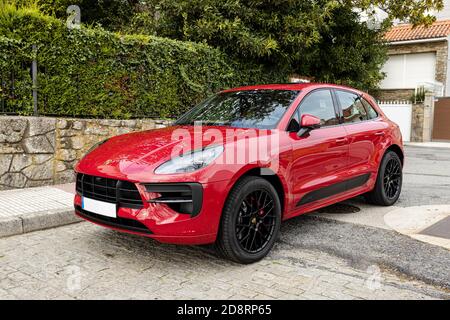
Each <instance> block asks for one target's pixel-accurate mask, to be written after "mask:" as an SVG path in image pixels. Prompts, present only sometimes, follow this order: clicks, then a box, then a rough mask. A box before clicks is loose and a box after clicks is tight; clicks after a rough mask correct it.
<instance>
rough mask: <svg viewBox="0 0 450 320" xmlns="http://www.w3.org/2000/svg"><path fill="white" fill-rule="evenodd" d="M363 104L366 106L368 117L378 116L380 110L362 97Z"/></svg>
mask: <svg viewBox="0 0 450 320" xmlns="http://www.w3.org/2000/svg"><path fill="white" fill-rule="evenodd" d="M361 101H362V104H363V105H364V107H365V108H366V111H367V117H368V118H369V120H370V119H375V118H377V117H378V112H377V111H376V110H375V109H374V108H373V107H372V105H371V104H370V103H369V102H368V101H367V100H366V99H364V98H361Z"/></svg>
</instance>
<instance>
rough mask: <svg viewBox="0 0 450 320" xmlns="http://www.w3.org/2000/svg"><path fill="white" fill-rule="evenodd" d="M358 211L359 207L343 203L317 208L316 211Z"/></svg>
mask: <svg viewBox="0 0 450 320" xmlns="http://www.w3.org/2000/svg"><path fill="white" fill-rule="evenodd" d="M359 211H361V209H360V208H358V207H356V206H352V205H351V204H345V203H336V204H333V205H331V206H328V207H325V208H322V209H319V210H318V212H320V213H336V214H345V213H355V212H359Z"/></svg>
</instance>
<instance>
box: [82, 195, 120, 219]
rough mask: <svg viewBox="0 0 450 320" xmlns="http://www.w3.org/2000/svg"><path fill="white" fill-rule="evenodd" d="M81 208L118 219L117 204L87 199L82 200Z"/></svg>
mask: <svg viewBox="0 0 450 320" xmlns="http://www.w3.org/2000/svg"><path fill="white" fill-rule="evenodd" d="M81 207H82V208H83V210H86V211H89V212H92V213H96V214H100V215H102V216H107V217H111V218H117V206H116V204H115V203H110V202H104V201H98V200H94V199H89V198H86V197H82V198H81Z"/></svg>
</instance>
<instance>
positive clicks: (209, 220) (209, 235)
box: [74, 181, 229, 244]
mask: <svg viewBox="0 0 450 320" xmlns="http://www.w3.org/2000/svg"><path fill="white" fill-rule="evenodd" d="M161 185H163V184H161ZM136 186H137V189H138V190H139V192H140V194H141V196H142V203H143V205H142V206H140V207H135V208H130V207H124V206H121V205H120V204H119V205H118V208H117V218H109V217H105V216H102V215H97V214H93V213H90V212H87V211H84V210H83V209H82V208H81V194H82V193H81V192H79V193H77V194H76V195H75V199H74V205H75V213H76V214H77V215H78V216H79V217H81V218H83V219H85V220H88V221H90V222H93V223H96V224H98V225H101V226H105V227H108V228H111V229H114V230H118V231H123V232H127V233H132V234H138V235H142V236H146V237H150V238H153V239H155V240H157V241H160V242H165V243H176V244H208V243H212V242H214V241H215V239H216V236H217V232H218V228H219V223H220V217H221V213H222V208H223V205H224V203H225V199H226V195H227V194H228V191H229V190H228V181H219V182H212V183H205V184H202V185H201V187H202V190H203V191H202V196H201V197H200V198H199V197H198V196H197V197H195V199H194V197H193V200H194V201H201V205H199V204H198V203H193V207H194V208H200V209H199V211H198V212H195V213H196V214H189V213H180V212H177V211H175V210H174V208H173V206H171V205H170V204H167V203H161V202H151V201H149V193H148V191H146V190H147V189H146V187H145V185H143V184H136ZM152 187H153V188H155V187H157V184H152ZM155 190H156V189H155ZM150 197H152V196H151V194H150Z"/></svg>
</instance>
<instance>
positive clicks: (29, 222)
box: [0, 183, 81, 237]
mask: <svg viewBox="0 0 450 320" xmlns="http://www.w3.org/2000/svg"><path fill="white" fill-rule="evenodd" d="M74 193H75V184H73V183H70V184H64V185H56V186H47V187H37V188H27V189H13V190H6V191H0V237H5V236H10V235H15V234H20V233H26V232H30V231H35V230H40V229H47V228H52V227H57V226H61V225H65V224H69V223H74V222H78V221H81V220H80V219H79V218H77V217H76V216H75V214H74V213H73V196H74Z"/></svg>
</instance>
